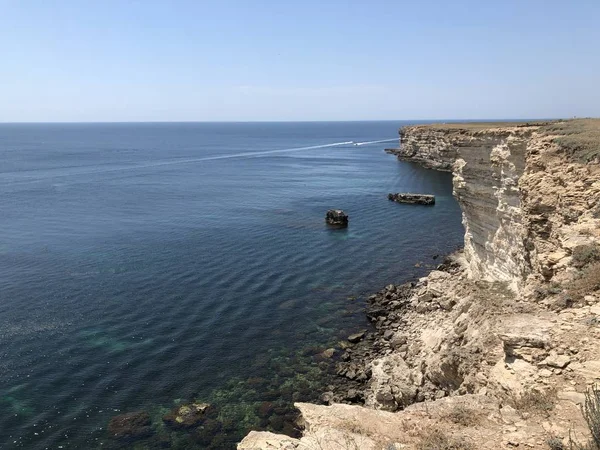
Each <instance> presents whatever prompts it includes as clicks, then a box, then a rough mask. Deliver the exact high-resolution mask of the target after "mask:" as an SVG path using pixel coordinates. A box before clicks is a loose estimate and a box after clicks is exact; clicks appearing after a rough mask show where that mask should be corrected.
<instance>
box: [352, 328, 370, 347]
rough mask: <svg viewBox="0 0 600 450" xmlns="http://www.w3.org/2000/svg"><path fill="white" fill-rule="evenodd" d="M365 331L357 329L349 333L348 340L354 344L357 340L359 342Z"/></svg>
mask: <svg viewBox="0 0 600 450" xmlns="http://www.w3.org/2000/svg"><path fill="white" fill-rule="evenodd" d="M366 333H367V332H366V331H364V330H363V331H359V332H358V333H354V334H351V335H350V336H348V341H349V342H352V343H353V344H356V343H357V342H360V341H362V340H363V338H364V337H365V334H366Z"/></svg>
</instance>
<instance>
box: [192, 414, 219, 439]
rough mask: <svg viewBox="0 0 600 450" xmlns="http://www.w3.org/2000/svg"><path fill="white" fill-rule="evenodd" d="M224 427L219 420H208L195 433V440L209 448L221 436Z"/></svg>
mask: <svg viewBox="0 0 600 450" xmlns="http://www.w3.org/2000/svg"><path fill="white" fill-rule="evenodd" d="M222 428H223V425H222V424H221V422H219V421H218V420H214V419H207V420H206V421H205V422H204V423H203V424H202V426H201V427H198V429H196V431H195V432H194V440H195V441H196V442H197V443H198V444H201V445H204V446H207V445H208V444H210V443H211V442H212V440H213V439H214V438H215V437H216V436H217V434H219V432H220V431H221V429H222Z"/></svg>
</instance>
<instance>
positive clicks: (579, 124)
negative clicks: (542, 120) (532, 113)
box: [542, 119, 600, 164]
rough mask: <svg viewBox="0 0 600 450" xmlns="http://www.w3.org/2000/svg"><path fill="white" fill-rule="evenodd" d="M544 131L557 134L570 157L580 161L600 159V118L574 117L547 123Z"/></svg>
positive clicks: (557, 141)
mask: <svg viewBox="0 0 600 450" xmlns="http://www.w3.org/2000/svg"><path fill="white" fill-rule="evenodd" d="M542 131H543V132H545V133H546V134H549V135H556V136H557V137H556V139H555V141H556V143H557V144H559V145H560V146H561V147H562V148H563V149H564V150H565V151H566V152H567V154H568V155H569V157H570V158H571V159H572V160H574V161H576V162H580V163H584V164H585V163H589V162H592V161H598V160H600V119H573V120H564V121H558V122H553V123H549V124H547V125H545V126H544V127H543V128H542Z"/></svg>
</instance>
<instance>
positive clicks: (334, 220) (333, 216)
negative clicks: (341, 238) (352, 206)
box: [325, 209, 348, 228]
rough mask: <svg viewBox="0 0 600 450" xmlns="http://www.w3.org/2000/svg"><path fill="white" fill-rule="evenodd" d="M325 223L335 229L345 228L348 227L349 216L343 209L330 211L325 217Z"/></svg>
mask: <svg viewBox="0 0 600 450" xmlns="http://www.w3.org/2000/svg"><path fill="white" fill-rule="evenodd" d="M325 222H327V224H328V225H331V226H334V227H338V228H345V227H347V226H348V214H346V213H345V212H344V211H342V210H341V209H330V210H329V211H327V214H326V215H325Z"/></svg>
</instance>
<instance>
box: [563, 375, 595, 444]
mask: <svg viewBox="0 0 600 450" xmlns="http://www.w3.org/2000/svg"><path fill="white" fill-rule="evenodd" d="M581 409H582V413H583V418H584V419H585V421H586V422H587V425H588V428H589V430H590V435H591V439H590V440H589V441H588V442H587V443H585V444H580V443H578V442H577V441H575V440H574V439H573V437H572V436H571V438H570V440H569V444H570V449H571V450H600V385H594V386H592V387H591V388H589V389H588V391H587V392H586V394H585V404H584V405H583V407H582V408H581Z"/></svg>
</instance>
